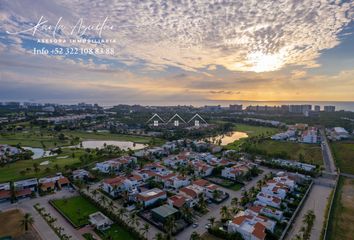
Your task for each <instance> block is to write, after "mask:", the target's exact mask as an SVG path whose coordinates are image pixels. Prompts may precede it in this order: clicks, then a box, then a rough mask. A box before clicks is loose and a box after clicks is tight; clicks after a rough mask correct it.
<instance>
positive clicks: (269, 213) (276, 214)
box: [245, 205, 283, 221]
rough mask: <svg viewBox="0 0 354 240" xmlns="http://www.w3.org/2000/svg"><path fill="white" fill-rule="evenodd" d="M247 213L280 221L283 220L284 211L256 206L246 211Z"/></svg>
mask: <svg viewBox="0 0 354 240" xmlns="http://www.w3.org/2000/svg"><path fill="white" fill-rule="evenodd" d="M245 212H246V214H251V215H254V216H257V215H259V214H261V215H264V216H266V217H271V218H275V219H277V220H278V221H280V220H282V218H283V212H282V211H280V210H277V209H274V208H270V207H266V206H261V205H254V206H252V207H249V208H248V209H246V210H245Z"/></svg>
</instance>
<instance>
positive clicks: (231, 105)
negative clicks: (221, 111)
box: [229, 104, 242, 112]
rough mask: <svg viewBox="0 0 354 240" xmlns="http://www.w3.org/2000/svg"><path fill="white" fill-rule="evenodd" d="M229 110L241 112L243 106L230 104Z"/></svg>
mask: <svg viewBox="0 0 354 240" xmlns="http://www.w3.org/2000/svg"><path fill="white" fill-rule="evenodd" d="M229 109H230V110H232V111H237V112H240V111H242V104H240V105H238V104H230V106H229Z"/></svg>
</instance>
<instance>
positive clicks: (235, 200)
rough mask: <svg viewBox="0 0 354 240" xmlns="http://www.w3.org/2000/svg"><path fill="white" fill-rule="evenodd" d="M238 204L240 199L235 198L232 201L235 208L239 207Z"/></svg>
mask: <svg viewBox="0 0 354 240" xmlns="http://www.w3.org/2000/svg"><path fill="white" fill-rule="evenodd" d="M238 204H239V201H238V198H237V197H234V198H233V199H232V200H231V205H232V206H234V207H237V206H238Z"/></svg>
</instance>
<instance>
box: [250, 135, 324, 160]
mask: <svg viewBox="0 0 354 240" xmlns="http://www.w3.org/2000/svg"><path fill="white" fill-rule="evenodd" d="M249 149H250V151H251V152H252V151H255V152H258V151H261V152H263V153H265V154H266V155H268V156H273V157H276V156H277V155H279V156H282V157H284V158H288V159H290V160H297V161H299V160H300V159H299V156H300V154H301V155H302V156H303V160H302V161H303V162H305V163H309V164H315V165H323V158H322V151H321V147H320V146H318V145H315V144H303V143H293V142H280V141H273V140H265V141H261V142H260V143H251V144H250V146H249Z"/></svg>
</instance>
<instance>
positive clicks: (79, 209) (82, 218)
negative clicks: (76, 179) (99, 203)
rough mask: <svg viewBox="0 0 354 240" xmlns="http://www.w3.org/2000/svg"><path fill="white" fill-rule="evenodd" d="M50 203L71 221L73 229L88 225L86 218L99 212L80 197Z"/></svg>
mask: <svg viewBox="0 0 354 240" xmlns="http://www.w3.org/2000/svg"><path fill="white" fill-rule="evenodd" d="M52 203H53V205H55V206H56V207H57V208H58V209H59V210H60V211H61V213H62V214H64V215H65V216H66V217H67V218H68V219H70V220H71V222H72V223H73V224H74V227H80V226H83V225H86V224H88V223H89V221H88V216H89V215H90V214H92V213H95V212H97V211H99V210H98V208H96V206H94V205H93V204H91V203H90V202H89V201H87V200H86V199H85V198H83V197H81V196H77V197H72V198H68V199H56V200H54V201H52Z"/></svg>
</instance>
